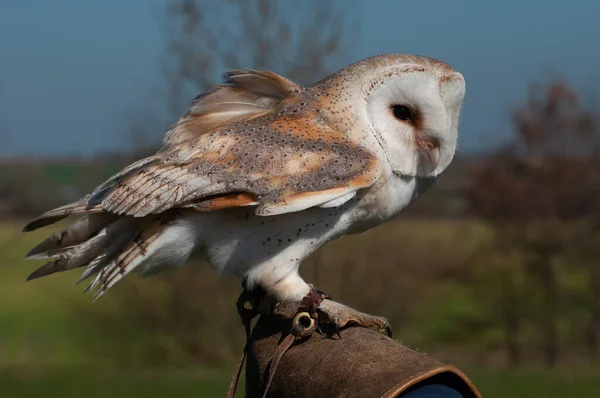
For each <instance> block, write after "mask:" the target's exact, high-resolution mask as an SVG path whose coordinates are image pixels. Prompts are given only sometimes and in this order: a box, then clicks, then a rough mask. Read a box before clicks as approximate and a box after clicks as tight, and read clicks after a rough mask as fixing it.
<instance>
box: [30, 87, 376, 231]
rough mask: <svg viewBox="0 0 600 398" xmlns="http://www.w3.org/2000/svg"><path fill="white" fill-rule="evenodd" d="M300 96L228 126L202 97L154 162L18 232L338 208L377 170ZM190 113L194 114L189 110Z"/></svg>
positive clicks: (146, 161) (120, 175) (150, 159)
mask: <svg viewBox="0 0 600 398" xmlns="http://www.w3.org/2000/svg"><path fill="white" fill-rule="evenodd" d="M281 86H283V84H282V85H281ZM264 90H265V94H266V93H267V92H268V89H267V88H264ZM294 90H299V91H294ZM303 90H304V89H302V90H300V89H299V88H298V86H295V87H294V88H291V89H289V90H288V91H287V92H286V93H287V94H285V96H284V95H282V96H281V98H280V99H279V100H278V101H279V102H278V103H277V104H275V105H273V106H272V107H271V108H268V109H267V108H265V109H263V110H261V111H260V112H257V113H256V112H251V111H248V112H247V113H246V114H245V116H244V117H241V116H240V117H241V119H240V120H237V119H236V117H237V116H235V115H233V116H232V115H230V116H231V117H233V118H234V120H237V121H235V122H232V123H231V122H230V123H227V122H226V118H225V116H224V115H221V112H227V111H225V110H224V109H225V107H219V106H217V105H214V104H216V102H214V103H213V102H212V101H211V102H202V101H206V99H207V98H209V96H211V95H213V97H212V98H213V99H214V98H216V97H218V96H219V95H221V94H218V95H217V94H214V93H213V94H208V95H207V96H205V97H204V100H202V99H200V101H201V102H202V103H203V104H204V105H201V104H200V103H196V105H192V110H190V112H188V114H186V115H185V116H184V117H182V119H180V120H179V121H178V122H177V123H176V125H175V129H171V132H170V135H169V134H167V137H166V139H165V146H164V147H163V148H162V149H161V150H160V151H159V152H157V153H156V154H155V155H153V156H150V157H148V158H145V159H142V160H140V161H138V162H136V163H134V164H132V165H130V166H128V167H127V168H125V169H124V170H122V171H121V172H120V173H118V174H117V175H116V176H114V177H113V178H111V179H109V180H108V181H107V182H106V183H104V184H102V185H101V186H100V187H98V188H97V189H96V190H95V191H94V192H93V193H92V194H91V195H88V196H86V197H85V198H83V199H82V200H80V201H78V202H76V203H73V204H70V205H67V206H63V207H61V208H58V209H55V210H52V211H50V212H48V213H46V214H44V215H42V216H41V217H39V218H38V219H36V220H34V221H32V222H31V223H30V224H28V225H27V226H26V227H25V230H27V231H28V230H33V229H36V228H39V227H41V226H44V225H47V224H49V223H52V222H55V221H57V220H59V219H61V218H64V217H66V216H68V215H69V214H74V213H97V212H109V213H113V214H119V215H129V216H134V217H144V216H146V215H148V214H158V213H162V212H164V211H166V210H169V209H172V208H192V209H195V210H198V211H215V210H220V209H225V208H230V207H240V206H256V209H255V213H256V214H257V215H262V216H266V215H275V214H282V213H287V212H295V211H301V210H304V209H307V208H309V207H314V206H323V207H327V206H339V205H341V204H343V203H345V202H346V201H347V200H349V199H351V198H352V197H353V196H354V195H355V194H356V192H357V191H358V190H360V189H363V188H367V187H369V186H371V185H372V184H374V183H375V181H377V179H378V178H379V176H380V175H381V165H380V163H379V160H378V159H377V157H376V156H374V155H373V154H371V153H369V152H368V151H366V150H365V149H363V148H362V147H360V146H359V145H358V144H356V143H354V142H352V141H351V140H349V139H347V138H346V137H344V136H343V134H342V133H341V132H339V131H337V130H335V129H334V128H332V127H331V126H330V124H329V123H327V121H326V120H325V119H324V118H323V117H322V116H321V114H320V112H319V109H318V108H317V107H316V106H314V105H313V103H312V102H311V101H310V97H309V96H307V95H308V94H306V93H305V92H303ZM217 92H218V91H216V92H215V93H217ZM274 93H275V91H273V92H270V95H272V98H275V94H274ZM240 95H248V97H249V96H250V94H240ZM257 101H259V102H262V101H264V102H265V103H266V102H269V101H271V100H269V99H263V100H257ZM207 104H213V105H207ZM195 106H196V107H197V108H198V109H201V110H200V111H193V109H194V107H195ZM211 106H212V107H213V108H212V109H213V110H214V113H215V114H213V113H211V112H210V111H209V109H211V108H210V107H211ZM248 106H250V105H248ZM245 107H246V105H243V106H241V108H239V109H245ZM194 112H198V114H195V113H194ZM232 112H233V111H232ZM242 112H243V111H239V114H241V113H242ZM207 120H209V121H207ZM199 126H201V127H199Z"/></svg>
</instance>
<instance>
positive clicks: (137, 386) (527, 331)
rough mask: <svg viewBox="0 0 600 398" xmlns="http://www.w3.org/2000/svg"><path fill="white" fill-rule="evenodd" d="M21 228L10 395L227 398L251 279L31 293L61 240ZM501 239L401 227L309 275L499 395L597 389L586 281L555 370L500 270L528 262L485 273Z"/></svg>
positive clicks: (350, 241) (8, 363)
mask: <svg viewBox="0 0 600 398" xmlns="http://www.w3.org/2000/svg"><path fill="white" fill-rule="evenodd" d="M21 224H22V223H21V222H17V221H13V222H4V223H2V224H1V225H2V226H1V227H0V253H1V254H0V265H1V267H0V281H1V282H0V385H2V388H3V391H5V392H8V395H6V393H3V396H11V397H12V396H14V397H28V396H38V395H39V394H41V393H42V392H44V393H46V394H50V395H57V396H59V395H60V396H62V397H70V396H73V397H75V396H81V395H83V394H85V395H86V396H89V397H94V396H105V395H107V394H110V395H111V396H115V397H119V396H123V397H124V396H131V394H135V395H141V394H144V395H146V396H150V397H152V396H159V395H165V394H180V395H188V394H198V395H200V396H221V395H223V393H224V392H225V391H226V390H227V386H228V383H229V380H230V376H231V373H230V372H231V371H232V370H233V368H234V363H235V360H236V359H237V356H238V355H239V353H240V350H241V347H242V344H243V330H242V327H241V325H240V324H239V321H238V319H237V315H236V313H235V309H234V303H235V299H236V296H237V294H238V293H239V288H240V286H239V281H237V280H231V279H228V278H220V277H217V276H215V275H214V273H213V271H212V270H211V269H210V267H209V266H208V265H207V264H204V263H201V262H200V261H199V260H194V259H192V261H190V263H189V264H186V266H185V267H184V268H183V269H182V270H178V271H176V272H170V273H166V274H163V275H160V276H157V277H152V278H148V279H140V278H138V277H137V276H135V275H133V276H130V277H128V278H126V279H125V280H124V281H123V282H122V283H120V284H119V285H117V286H116V287H115V288H114V290H112V291H111V292H110V293H109V294H107V295H106V296H104V297H103V298H102V299H100V300H99V301H97V302H95V303H92V301H91V296H90V295H85V294H82V293H81V292H82V290H83V288H84V286H75V285H74V282H75V280H76V279H77V278H78V272H68V273H63V274H57V275H54V276H51V277H48V278H43V279H40V280H36V281H33V282H28V283H25V277H26V276H27V275H28V273H29V272H30V271H31V270H32V269H33V268H34V267H35V266H36V265H37V264H35V263H33V262H25V260H24V259H23V256H24V253H26V252H27V250H28V249H29V248H30V247H31V246H33V245H34V244H35V243H36V242H38V241H39V240H40V239H42V238H43V237H44V236H45V234H46V233H48V232H50V231H42V232H37V231H36V232H33V233H30V234H21V233H20V231H19V228H20V226H21ZM60 227H61V225H58V226H56V227H53V229H54V230H58V229H59V228H60ZM492 239H493V233H492V231H491V230H490V229H489V228H488V227H486V226H485V225H484V224H482V223H480V222H476V221H472V220H427V219H414V218H413V219H401V220H398V221H396V222H392V223H390V224H388V225H384V226H382V227H379V228H376V229H375V230H373V231H370V232H367V233H365V234H362V235H360V236H352V237H345V238H342V239H340V240H337V241H335V242H332V243H331V244H330V245H327V246H326V247H325V248H323V249H322V250H320V251H319V252H317V253H316V254H315V255H314V256H312V257H311V258H310V259H309V260H308V261H307V262H306V263H305V264H304V265H303V267H302V273H303V275H304V276H305V277H306V278H307V279H308V280H311V281H313V282H314V283H315V284H317V285H318V286H319V287H320V288H321V289H323V290H324V291H327V292H328V293H329V294H331V295H332V296H333V297H334V298H336V299H339V300H341V301H343V302H346V303H348V304H349V305H352V306H355V307H357V308H360V309H362V310H365V311H367V312H371V313H376V314H382V315H385V316H387V317H389V318H390V319H391V321H392V325H393V326H394V328H395V336H396V338H398V339H400V340H401V341H402V342H403V343H404V344H407V345H409V346H411V347H415V348H418V349H420V350H421V351H425V352H427V353H429V354H431V355H434V356H435V357H436V358H439V359H441V360H444V361H448V362H452V363H454V364H456V365H458V366H459V367H461V368H463V369H464V370H465V371H466V372H467V374H468V375H469V376H470V377H472V379H473V380H474V382H475V383H476V385H477V386H478V387H479V388H480V389H481V390H482V392H483V393H484V396H486V397H504V396H511V397H529V396H545V397H553V396H556V397H559V396H560V397H562V396H565V395H567V396H579V395H586V394H587V395H591V394H593V393H594V392H595V391H598V389H599V388H600V377H598V376H599V375H600V372H599V371H598V370H597V368H596V367H594V366H591V365H590V366H587V365H586V364H587V363H589V358H588V357H587V356H586V355H585V352H584V349H582V347H581V344H578V342H577V336H578V335H579V334H578V333H579V331H580V329H581V328H580V327H579V325H580V323H581V322H582V319H585V314H584V312H585V311H583V310H582V309H581V308H582V307H581V305H580V304H581V303H580V302H578V300H575V299H574V298H573V297H572V296H573V292H576V291H577V289H578V286H580V285H581V284H582V283H583V282H582V276H581V275H579V274H578V272H576V270H575V271H573V272H571V271H569V270H566V277H565V278H564V280H565V282H564V284H565V288H568V292H569V294H568V295H567V296H565V297H567V298H569V300H565V301H564V303H563V304H562V305H563V306H564V308H563V309H562V310H561V317H560V319H561V327H560V343H561V347H562V356H561V358H563V359H564V361H563V362H561V363H559V365H558V366H557V367H556V368H555V369H552V370H544V369H543V368H542V367H541V365H542V362H543V361H542V360H541V359H540V346H539V341H540V330H539V328H538V327H537V323H536V317H535V316H534V315H535V312H536V311H537V310H538V304H539V303H538V302H539V300H540V298H539V296H538V295H537V294H536V292H535V291H534V290H535V289H532V288H526V286H527V284H526V281H527V278H528V276H527V275H526V274H524V273H523V269H522V268H520V267H518V266H512V267H508V268H506V267H498V266H497V263H502V264H506V263H511V264H512V265H518V263H519V261H521V259H520V258H519V256H518V255H516V254H514V255H512V257H510V256H509V257H508V258H507V257H506V256H505V255H503V256H504V257H503V256H500V255H499V256H498V257H497V258H495V257H493V256H488V257H487V262H483V263H482V264H483V265H482V266H479V267H473V266H472V264H473V262H477V263H481V258H480V257H478V256H479V253H481V251H482V250H484V249H485V248H486V247H487V245H489V244H490V242H492ZM486 253H488V255H489V253H490V252H489V251H486ZM400 269H402V272H399V270H400ZM507 269H508V270H509V271H507ZM506 272H508V273H509V276H510V277H511V278H512V280H513V281H514V282H515V283H517V284H518V285H520V286H522V288H523V289H526V290H524V291H525V292H527V294H526V295H524V296H523V297H524V298H525V299H526V300H525V301H523V302H522V303H521V305H522V307H523V311H525V312H526V314H529V315H530V319H527V320H526V321H525V322H524V323H525V325H526V326H525V327H523V329H522V331H521V335H520V342H519V344H520V345H521V347H522V350H523V359H522V360H523V363H524V365H523V366H522V367H521V368H507V367H506V359H505V353H504V350H503V341H504V329H503V324H502V321H501V319H500V318H499V317H498V315H497V312H498V311H499V309H498V306H499V303H498V302H497V299H496V298H497V297H498V291H497V290H498V289H499V284H498V278H499V277H500V276H501V274H502V273H506ZM581 300H585V297H582V298H581ZM207 303H210V305H207ZM582 314H583V315H582ZM571 364H576V366H575V367H570V365H571ZM532 369H537V370H532Z"/></svg>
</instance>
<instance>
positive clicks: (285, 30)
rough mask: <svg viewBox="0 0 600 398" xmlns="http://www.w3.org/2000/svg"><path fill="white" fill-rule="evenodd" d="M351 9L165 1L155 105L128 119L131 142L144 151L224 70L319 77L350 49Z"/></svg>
mask: <svg viewBox="0 0 600 398" xmlns="http://www.w3.org/2000/svg"><path fill="white" fill-rule="evenodd" d="M342 7H343V8H342ZM352 9H354V10H356V4H354V2H341V1H335V0H308V1H302V2H299V1H294V0H279V1H275V0H225V1H219V2H215V1H211V0H174V1H171V2H169V3H168V5H167V7H166V9H165V13H164V15H162V17H161V22H162V24H161V25H162V28H163V31H164V33H165V42H166V54H165V58H164V63H163V65H162V67H163V72H164V77H165V80H164V86H163V88H162V90H160V91H159V94H158V95H156V96H153V100H154V101H155V102H154V103H152V104H150V106H151V107H155V108H156V110H155V111H152V112H149V111H148V109H147V108H145V109H143V110H140V112H139V113H138V115H137V117H135V118H134V120H133V123H132V125H131V131H132V137H133V140H134V142H135V144H136V146H137V147H141V148H142V150H143V151H148V150H149V148H151V147H152V145H150V143H153V142H155V140H156V138H157V137H160V136H162V134H163V132H164V128H165V127H166V126H167V125H168V124H170V123H172V122H173V120H174V119H175V118H176V117H177V116H179V115H181V114H182V113H183V112H185V110H186V108H187V107H188V106H189V103H190V102H191V100H192V98H194V97H195V96H196V95H197V94H198V93H199V92H202V91H203V90H205V89H206V88H207V87H209V86H210V85H212V84H214V83H216V82H218V81H219V80H220V79H221V77H220V75H221V73H223V72H224V71H226V70H229V69H234V68H245V67H249V68H253V69H269V70H273V71H274V72H277V73H280V74H282V75H284V76H286V77H287V78H289V79H292V80H294V81H296V82H298V83H301V84H306V83H310V82H313V81H316V80H317V79H320V78H322V77H324V75H326V74H327V73H328V72H331V71H332V70H333V69H334V68H338V67H339V66H340V58H341V57H342V56H343V55H345V54H347V53H348V51H349V50H350V49H351V46H350V43H351V40H352V39H353V38H355V35H356V33H357V28H358V27H357V25H356V24H350V23H349V21H348V16H349V15H351V14H349V13H348V12H347V10H352ZM148 118H149V119H148ZM163 120H164V122H163ZM152 149H154V148H152Z"/></svg>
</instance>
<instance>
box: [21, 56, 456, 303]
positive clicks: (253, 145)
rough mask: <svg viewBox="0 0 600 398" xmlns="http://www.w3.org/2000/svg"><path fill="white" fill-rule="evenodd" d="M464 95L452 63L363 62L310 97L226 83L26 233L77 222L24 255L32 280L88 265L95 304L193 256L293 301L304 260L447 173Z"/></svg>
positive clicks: (287, 87) (305, 92)
mask: <svg viewBox="0 0 600 398" xmlns="http://www.w3.org/2000/svg"><path fill="white" fill-rule="evenodd" d="M463 95H464V80H463V78H462V76H461V75H460V74H459V73H458V72H455V71H454V70H453V69H452V68H451V67H450V66H448V65H447V64H445V63H442V62H440V61H436V60H433V59H430V58H425V57H415V56H406V55H385V56H379V57H373V58H369V59H367V60H364V61H361V62H358V63H356V64H353V65H351V66H349V67H347V68H345V69H342V70H341V71H339V72H338V73H336V74H333V75H331V76H330V77H328V78H326V79H324V80H322V81H320V82H318V83H316V84H315V85H313V86H311V87H307V88H305V87H301V86H299V85H297V84H295V83H293V82H291V81H289V80H288V79H285V78H283V77H281V76H279V75H277V74H275V73H273V72H265V71H254V70H245V71H233V72H229V73H228V74H227V75H226V81H225V84H223V85H221V86H217V87H215V88H214V89H213V90H211V91H210V92H208V93H205V94H202V95H200V96H199V97H197V98H196V99H195V100H194V101H193V102H192V105H191V107H190V109H189V111H188V112H187V113H186V114H185V115H184V116H183V117H181V118H180V119H179V120H178V121H177V122H176V123H175V124H174V125H173V126H172V127H171V128H170V129H169V131H168V132H167V133H166V136H165V139H164V142H163V147H162V148H161V149H160V150H159V151H158V152H157V153H156V154H154V155H152V156H150V157H148V158H145V159H141V160H140V161H138V162H136V163H134V164H132V165H130V166H128V167H127V168H125V169H123V170H122V171H121V172H119V173H118V174H117V175H115V176H113V177H112V178H110V179H109V180H108V181H107V182H105V183H104V184H102V185H101V186H99V187H98V188H97V189H96V190H95V191H94V192H93V193H92V194H90V195H87V196H86V197H84V198H83V199H81V200H80V201H78V202H76V203H73V204H70V205H66V206H63V207H61V208H59V209H55V210H51V211H49V212H48V213H45V214H43V215H42V216H40V217H39V218H37V219H36V220H34V221H32V222H31V223H29V224H28V225H27V226H26V227H25V231H30V230H33V229H36V228H39V227H42V226H45V225H48V224H51V223H54V222H56V221H58V220H60V219H62V218H64V217H67V216H69V215H72V214H80V215H82V218H81V219H80V220H79V221H76V222H75V223H73V224H71V225H70V226H69V227H68V228H67V229H66V230H64V231H62V232H61V233H59V234H58V235H54V236H51V237H50V238H48V239H47V240H46V241H44V242H42V243H41V244H40V245H38V246H37V247H36V248H34V249H32V251H31V252H30V253H29V257H30V258H36V259H37V258H50V259H51V261H50V262H49V263H48V264H46V265H44V266H43V267H42V268H40V269H39V270H37V271H36V272H34V273H33V274H32V275H31V277H30V278H36V277H40V276H44V275H47V274H51V273H54V272H58V271H63V270H67V269H73V268H79V267H86V270H85V271H84V274H83V276H82V279H85V278H87V277H89V276H92V275H96V277H95V279H94V280H93V282H92V284H91V285H90V287H91V288H93V289H96V290H97V292H98V294H102V293H103V292H104V291H106V290H107V289H108V288H110V287H111V286H113V285H114V283H116V282H117V281H118V280H119V279H120V278H122V277H123V276H124V275H125V274H127V273H129V272H130V271H132V270H133V269H138V270H140V271H141V272H142V273H143V274H151V273H155V272H158V271H160V270H162V269H164V268H165V267H169V266H171V267H176V266H180V265H181V264H183V262H185V260H186V259H187V257H188V256H189V254H190V252H191V251H192V250H193V249H194V247H196V246H198V247H202V248H203V249H204V250H205V251H206V252H207V254H208V258H209V260H210V261H211V263H212V264H213V265H214V266H215V268H217V269H219V270H223V271H226V272H230V273H233V274H236V275H239V276H241V277H243V278H245V280H246V282H247V284H248V286H250V287H251V286H253V285H256V284H259V285H261V286H262V287H263V288H265V290H266V291H267V292H269V293H271V294H273V295H274V296H276V297H277V298H279V299H282V300H283V299H298V297H301V295H302V294H305V292H306V286H307V285H306V283H305V282H304V281H302V279H301V278H300V277H299V276H298V274H297V269H298V265H299V263H300V262H301V261H302V260H303V259H304V258H305V257H307V256H308V255H309V254H310V253H312V252H313V251H314V250H316V249H317V248H318V247H319V246H321V245H322V244H323V243H325V242H327V241H328V240H331V239H334V238H335V237H337V236H339V235H342V234H344V233H351V232H355V231H358V230H362V229H366V228H369V227H371V226H373V225H376V224H378V223H381V222H383V221H385V220H387V219H389V218H390V217H392V216H393V215H395V214H396V213H397V212H398V211H400V210H401V209H402V208H403V207H405V206H406V205H407V204H408V203H410V202H411V201H412V200H414V198H416V196H417V195H418V194H419V192H420V191H421V190H422V187H424V186H427V185H429V182H428V181H431V180H432V179H434V178H436V177H437V176H438V175H439V174H440V173H441V172H442V171H443V170H444V169H445V168H446V166H447V165H448V163H449V162H450V160H451V159H452V155H453V154H454V150H455V147H456V128H457V126H456V124H457V121H458V113H459V110H460V105H461V103H462V97H463ZM399 103H401V104H399ZM398 105H402V106H404V107H405V108H407V109H409V111H406V109H402V111H403V112H410V114H409V116H410V117H409V118H408V119H404V116H400V117H401V119H398V116H397V115H396V113H395V112H396V110H397V109H396V108H394V107H396V106H398ZM405 105H406V106H405Z"/></svg>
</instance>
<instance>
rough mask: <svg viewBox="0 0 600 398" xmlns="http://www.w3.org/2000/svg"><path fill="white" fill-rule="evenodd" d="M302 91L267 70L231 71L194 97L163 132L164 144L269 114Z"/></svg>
mask: <svg viewBox="0 0 600 398" xmlns="http://www.w3.org/2000/svg"><path fill="white" fill-rule="evenodd" d="M303 90H304V88H303V87H302V86H299V85H297V84H296V83H294V82H292V81H291V80H288V79H286V78H285V77H282V76H279V75H278V74H276V73H273V72H270V71H257V70H252V69H246V70H233V71H230V72H227V73H226V74H225V75H224V83H223V84H222V85H218V86H216V87H215V88H214V89H212V90H210V91H208V92H206V93H203V94H200V95H199V96H197V97H196V98H195V99H194V100H193V101H192V104H191V106H190V109H189V110H188V112H187V113H186V114H185V115H184V116H183V117H181V118H180V119H179V120H178V121H177V122H176V123H175V124H174V125H173V126H171V128H170V129H169V130H168V131H167V133H166V134H165V138H164V140H163V144H164V146H165V147H170V146H173V145H177V144H179V143H182V142H185V141H189V140H190V139H193V138H195V137H197V136H198V135H200V134H204V133H206V132H209V131H211V130H214V129H216V128H219V127H221V126H224V125H227V124H232V123H235V122H239V121H242V120H250V119H253V118H256V117H260V116H262V115H265V114H268V113H269V112H271V111H272V110H273V108H275V107H276V106H277V105H278V104H279V103H280V102H281V101H282V100H284V99H285V98H288V97H290V96H293V95H295V94H297V93H300V92H302V91H303Z"/></svg>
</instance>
